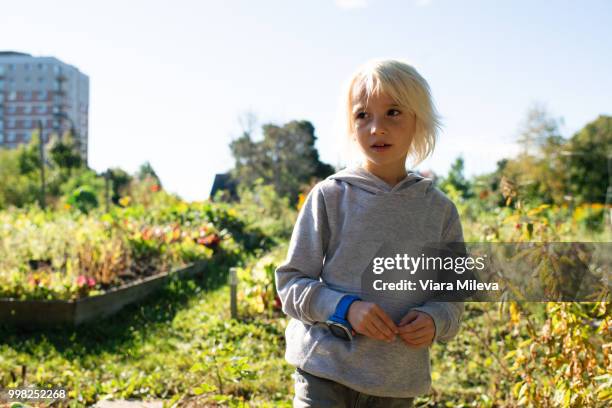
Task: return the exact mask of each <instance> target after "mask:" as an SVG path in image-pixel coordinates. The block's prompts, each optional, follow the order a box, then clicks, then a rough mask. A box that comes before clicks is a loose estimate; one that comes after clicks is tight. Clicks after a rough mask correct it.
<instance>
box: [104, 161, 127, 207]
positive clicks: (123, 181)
mask: <svg viewBox="0 0 612 408" xmlns="http://www.w3.org/2000/svg"><path fill="white" fill-rule="evenodd" d="M108 171H109V173H110V183H111V187H112V194H111V201H112V202H113V203H114V204H119V199H120V198H121V197H122V196H123V195H125V194H126V192H127V189H128V188H129V186H130V183H131V181H132V176H130V174H129V173H128V172H126V171H125V170H123V169H121V168H119V167H114V168H111V169H109V170H108ZM100 176H101V177H103V176H104V174H101V175H100Z"/></svg>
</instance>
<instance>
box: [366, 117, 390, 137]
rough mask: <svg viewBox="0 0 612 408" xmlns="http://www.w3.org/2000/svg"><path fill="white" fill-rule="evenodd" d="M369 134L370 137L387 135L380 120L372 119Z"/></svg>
mask: <svg viewBox="0 0 612 408" xmlns="http://www.w3.org/2000/svg"><path fill="white" fill-rule="evenodd" d="M370 133H371V134H372V135H384V134H385V133H387V130H386V129H385V127H384V125H383V123H382V121H381V120H380V119H374V120H373V121H372V127H371V128H370Z"/></svg>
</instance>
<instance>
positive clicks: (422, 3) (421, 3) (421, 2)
mask: <svg viewBox="0 0 612 408" xmlns="http://www.w3.org/2000/svg"><path fill="white" fill-rule="evenodd" d="M432 1H433V0H414V4H415V5H417V6H418V7H426V6H429V5H430V4H431V2H432Z"/></svg>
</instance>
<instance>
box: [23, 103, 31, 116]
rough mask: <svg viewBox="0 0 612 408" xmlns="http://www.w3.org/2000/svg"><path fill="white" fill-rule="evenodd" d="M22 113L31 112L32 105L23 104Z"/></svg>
mask: <svg viewBox="0 0 612 408" xmlns="http://www.w3.org/2000/svg"><path fill="white" fill-rule="evenodd" d="M23 113H25V114H26V115H29V114H30V113H32V106H31V105H26V106H24V107H23Z"/></svg>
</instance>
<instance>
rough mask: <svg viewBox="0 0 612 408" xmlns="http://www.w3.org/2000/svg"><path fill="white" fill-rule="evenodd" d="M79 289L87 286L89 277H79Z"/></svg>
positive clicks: (77, 282)
mask: <svg viewBox="0 0 612 408" xmlns="http://www.w3.org/2000/svg"><path fill="white" fill-rule="evenodd" d="M76 284H77V286H78V287H82V286H85V285H86V284H87V277H86V276H85V275H79V276H78V277H77V280H76Z"/></svg>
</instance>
